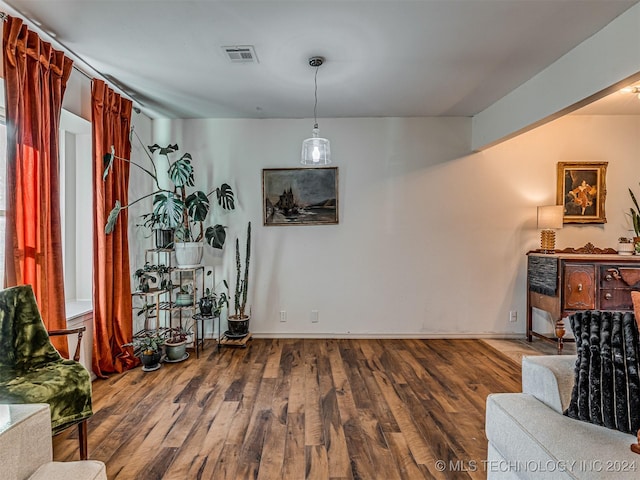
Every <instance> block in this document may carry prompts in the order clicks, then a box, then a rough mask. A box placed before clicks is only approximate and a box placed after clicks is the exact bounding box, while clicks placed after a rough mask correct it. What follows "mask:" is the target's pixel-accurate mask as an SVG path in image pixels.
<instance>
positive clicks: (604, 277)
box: [527, 252, 640, 352]
mask: <svg viewBox="0 0 640 480" xmlns="http://www.w3.org/2000/svg"><path fill="white" fill-rule="evenodd" d="M527 255H528V261H527V340H528V341H532V340H533V337H534V336H535V337H538V338H542V339H544V340H549V341H552V342H557V344H558V351H559V352H560V351H562V346H563V342H564V335H565V325H564V321H563V318H565V317H567V316H568V315H570V314H571V313H573V312H576V311H578V310H617V311H631V310H633V305H632V303H631V291H632V290H640V256H622V255H617V254H580V253H577V254H573V253H555V254H543V253H537V252H529V253H528V254H527ZM534 307H535V308H539V309H541V310H544V311H546V312H549V314H550V315H551V317H552V319H554V320H555V321H556V325H555V332H552V333H541V332H534V331H533V312H532V309H533V308H534Z"/></svg>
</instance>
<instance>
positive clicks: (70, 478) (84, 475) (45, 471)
mask: <svg viewBox="0 0 640 480" xmlns="http://www.w3.org/2000/svg"><path fill="white" fill-rule="evenodd" d="M29 480H107V470H106V468H105V466H104V463H102V462H98V461H96V460H83V461H80V462H49V463H45V464H44V465H42V466H41V467H40V468H38V470H36V472H35V473H34V474H33V475H31V476H30V477H29Z"/></svg>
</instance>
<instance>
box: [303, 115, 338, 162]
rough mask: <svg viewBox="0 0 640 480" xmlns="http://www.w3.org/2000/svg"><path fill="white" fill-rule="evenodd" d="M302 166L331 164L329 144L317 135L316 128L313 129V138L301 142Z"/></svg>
mask: <svg viewBox="0 0 640 480" xmlns="http://www.w3.org/2000/svg"><path fill="white" fill-rule="evenodd" d="M301 162H302V164H303V165H314V166H316V165H328V164H330V163H331V143H329V140H327V139H326V138H321V137H320V136H319V135H318V127H317V125H316V127H315V128H314V129H313V136H312V137H311V138H307V139H306V140H305V141H303V142H302V158H301Z"/></svg>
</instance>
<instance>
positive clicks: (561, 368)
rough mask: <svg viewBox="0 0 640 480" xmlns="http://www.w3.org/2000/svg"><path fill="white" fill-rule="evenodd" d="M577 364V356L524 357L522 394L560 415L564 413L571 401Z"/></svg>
mask: <svg viewBox="0 0 640 480" xmlns="http://www.w3.org/2000/svg"><path fill="white" fill-rule="evenodd" d="M575 364H576V356H575V355H536V356H524V357H522V392H523V393H529V394H531V395H533V396H534V397H536V398H537V399H538V400H540V401H541V402H542V403H544V404H545V405H547V406H548V407H551V408H553V409H554V410H555V411H556V412H558V413H562V412H564V411H565V410H566V409H567V407H568V406H569V402H570V401H571V391H572V390H573V381H574V376H575V375H574V373H573V371H574V367H575Z"/></svg>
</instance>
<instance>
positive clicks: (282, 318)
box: [280, 310, 287, 322]
mask: <svg viewBox="0 0 640 480" xmlns="http://www.w3.org/2000/svg"><path fill="white" fill-rule="evenodd" d="M280 321H281V322H286V321H287V311H286V310H280Z"/></svg>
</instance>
